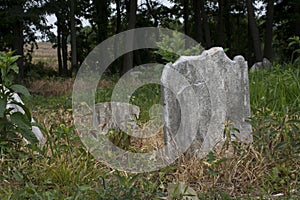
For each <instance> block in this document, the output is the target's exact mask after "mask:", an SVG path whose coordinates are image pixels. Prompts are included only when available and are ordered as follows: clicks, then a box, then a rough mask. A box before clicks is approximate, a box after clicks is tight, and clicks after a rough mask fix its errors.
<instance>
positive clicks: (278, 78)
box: [249, 64, 300, 114]
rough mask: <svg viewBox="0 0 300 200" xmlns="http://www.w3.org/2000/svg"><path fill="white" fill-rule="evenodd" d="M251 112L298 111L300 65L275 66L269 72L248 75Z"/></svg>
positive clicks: (299, 101)
mask: <svg viewBox="0 0 300 200" xmlns="http://www.w3.org/2000/svg"><path fill="white" fill-rule="evenodd" d="M249 87H250V100H251V108H252V111H254V112H255V111H256V110H257V109H260V108H263V107H264V108H266V109H270V110H271V111H273V112H277V113H281V114H283V113H285V112H287V111H292V110H293V111H299V110H300V65H291V64H285V65H275V66H274V67H273V68H272V70H271V71H267V70H259V71H255V72H250V74H249Z"/></svg>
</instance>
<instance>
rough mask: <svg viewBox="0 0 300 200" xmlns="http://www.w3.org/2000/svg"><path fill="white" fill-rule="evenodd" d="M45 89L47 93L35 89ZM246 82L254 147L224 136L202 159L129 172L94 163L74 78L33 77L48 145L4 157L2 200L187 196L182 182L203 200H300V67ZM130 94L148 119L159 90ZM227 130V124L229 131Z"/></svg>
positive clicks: (101, 98)
mask: <svg viewBox="0 0 300 200" xmlns="http://www.w3.org/2000/svg"><path fill="white" fill-rule="evenodd" d="M116 80H117V77H113V78H111V77H110V78H105V79H104V80H102V81H101V82H100V83H99V89H98V91H97V96H96V100H97V102H105V101H109V100H110V96H111V93H112V90H113V86H114V83H115V82H116ZM34 81H36V82H34ZM30 82H31V84H30ZM32 82H33V83H32ZM34 83H36V84H34ZM37 83H38V84H37ZM42 84H43V87H44V89H41V88H39V87H37V85H42ZM53 84H56V85H55V87H51V85H52V86H53ZM249 84H250V99H251V112H252V115H251V118H250V119H249V123H251V124H252V126H253V133H252V134H253V138H254V142H253V144H243V143H239V142H236V141H231V140H229V139H227V140H226V141H225V143H224V145H223V146H222V147H221V148H216V149H215V150H214V151H212V152H210V153H209V155H208V156H207V157H206V158H205V159H202V160H197V159H193V158H190V159H188V158H186V157H184V156H182V157H181V158H179V159H178V160H177V161H176V162H175V163H174V164H173V165H171V166H169V167H166V168H164V169H161V170H159V171H156V172H152V173H144V174H129V173H124V172H119V171H116V170H112V169H110V168H108V167H107V166H105V165H104V164H102V163H101V162H99V161H97V160H95V159H94V158H93V156H92V155H91V154H90V153H89V152H87V150H86V148H85V147H84V146H83V144H82V143H81V141H80V139H79V137H78V135H77V132H76V130H75V128H74V126H73V119H72V103H71V102H72V99H71V91H72V89H71V88H72V87H71V86H72V80H70V79H49V78H47V79H46V78H43V79H41V80H30V81H29V83H28V88H29V89H30V91H31V93H32V98H31V99H27V100H25V102H26V104H28V106H29V108H30V109H31V112H32V115H33V116H34V117H35V118H36V119H37V121H38V122H39V124H41V127H42V129H43V132H44V134H45V135H46V137H47V142H46V143H45V145H44V146H43V147H40V148H38V147H36V146H35V147H31V148H26V147H24V146H19V147H18V148H11V150H10V151H9V153H7V154H3V153H1V157H0V199H2V200H8V199H41V200H44V199H49V200H50V199H182V198H183V197H184V196H185V194H183V193H184V191H181V190H180V189H178V188H179V187H177V186H178V185H179V184H178V183H179V182H180V183H182V184H183V185H184V188H185V189H187V188H191V189H193V190H194V191H195V192H196V193H197V195H198V198H199V199H273V198H278V199H299V198H300V65H296V64H294V65H292V64H284V65H275V66H273V69H272V70H271V71H264V70H261V71H256V72H249ZM46 88H48V91H47V92H45V91H46ZM51 88H52V89H53V91H51ZM56 90H59V92H56ZM43 91H44V92H43ZM133 96H134V98H132V99H131V103H133V104H136V105H138V106H140V107H141V110H142V113H141V121H142V122H144V121H147V120H148V119H147V117H148V113H147V110H148V109H149V108H150V107H151V105H153V104H155V103H159V102H160V89H159V87H158V86H156V85H149V86H144V87H142V88H140V89H139V90H138V91H136V93H135V94H134V95H133ZM149 97H150V98H149ZM143 110H145V111H143ZM228 124H229V123H226V125H228ZM230 131H231V129H230V128H229V126H226V128H225V130H224V132H225V133H228V134H230ZM109 137H110V138H111V140H112V141H121V142H120V143H119V145H121V146H122V147H123V148H126V149H129V150H131V151H139V149H138V147H139V148H141V147H142V148H144V149H147V147H149V146H151V143H149V142H148V143H147V142H144V141H134V142H132V143H130V142H128V137H127V135H126V134H117V133H115V134H111V135H110V136H109ZM157 140H161V138H160V137H158V139H157ZM151 142H154V143H155V142H159V141H151ZM171 183H173V185H172V184H171ZM176 184H177V186H176ZM174 185H175V186H174ZM172 187H173V189H172ZM174 188H175V189H174Z"/></svg>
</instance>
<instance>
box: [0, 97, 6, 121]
mask: <svg viewBox="0 0 300 200" xmlns="http://www.w3.org/2000/svg"><path fill="white" fill-rule="evenodd" d="M6 104H7V99H6V98H0V117H1V118H2V117H4V113H5V110H6Z"/></svg>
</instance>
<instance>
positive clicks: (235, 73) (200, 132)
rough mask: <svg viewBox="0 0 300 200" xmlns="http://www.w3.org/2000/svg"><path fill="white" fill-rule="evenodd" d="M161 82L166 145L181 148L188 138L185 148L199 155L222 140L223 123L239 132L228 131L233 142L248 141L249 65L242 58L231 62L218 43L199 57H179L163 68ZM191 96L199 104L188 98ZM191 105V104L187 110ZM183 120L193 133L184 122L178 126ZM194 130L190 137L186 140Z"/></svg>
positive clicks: (202, 154)
mask: <svg viewBox="0 0 300 200" xmlns="http://www.w3.org/2000/svg"><path fill="white" fill-rule="evenodd" d="M179 75H180V81H179V78H178V77H179ZM182 77H184V79H185V81H182V79H183V78H182ZM161 81H162V85H164V87H163V88H162V93H163V118H164V132H165V143H166V144H172V145H174V146H176V148H180V145H181V144H184V142H191V141H192V144H191V146H190V149H191V150H192V152H195V151H197V152H198V153H199V154H198V155H199V156H200V157H202V156H204V155H206V153H208V151H210V150H211V149H212V148H213V147H214V146H215V145H216V144H217V143H219V142H221V141H222V140H223V139H224V133H223V131H224V128H225V125H224V122H226V121H231V122H233V123H234V125H233V126H234V127H235V128H237V129H238V130H239V132H237V131H233V132H232V133H234V134H235V136H236V139H237V140H241V141H243V142H252V137H251V135H250V133H251V131H252V127H251V125H250V124H249V123H247V122H246V121H245V120H246V119H247V118H248V117H249V116H250V99H249V87H248V67H247V62H245V60H244V58H243V57H242V56H236V57H235V58H234V59H233V60H230V59H229V58H228V57H227V56H226V54H225V53H224V50H223V49H222V48H219V47H215V48H212V49H210V50H207V51H204V52H203V53H202V54H201V55H200V56H181V57H180V58H179V59H178V60H177V61H176V62H175V63H173V64H172V63H169V64H167V65H166V66H165V68H164V71H163V74H162V78H161ZM168 86H170V87H169V88H168ZM193 95H194V97H195V98H196V99H195V102H196V104H198V105H196V104H195V102H191V100H188V99H189V98H188V96H193ZM187 100H188V101H187ZM191 103H193V104H195V105H196V106H192V108H189V109H186V108H185V107H186V106H188V105H190V104H191ZM183 110H184V112H185V113H184V115H182V111H183ZM187 112H190V113H189V114H190V115H186V114H187ZM195 113H196V115H195ZM182 116H185V118H186V117H187V116H193V117H188V118H187V119H182ZM183 121H185V123H186V122H188V123H190V124H191V126H194V125H196V127H197V128H196V131H197V133H196V134H195V133H190V132H188V131H185V128H187V129H188V125H184V129H182V128H181V127H180V126H182V124H183V123H182V122H183ZM188 123H186V124H188ZM179 129H180V130H181V131H179V132H178V130H179ZM176 134H181V135H176ZM193 134H194V135H196V136H195V138H190V135H193ZM174 146H173V147H174ZM173 147H172V148H170V149H172V151H173V150H174V148H173Z"/></svg>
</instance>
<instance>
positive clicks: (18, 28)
mask: <svg viewBox="0 0 300 200" xmlns="http://www.w3.org/2000/svg"><path fill="white" fill-rule="evenodd" d="M13 30H14V31H13V34H14V42H13V50H15V51H16V52H15V54H16V55H19V56H21V57H20V58H19V59H18V61H17V65H18V67H19V74H18V79H19V80H21V79H22V78H24V57H23V56H24V35H23V21H20V20H18V21H17V22H16V23H15V26H14V29H13Z"/></svg>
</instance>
